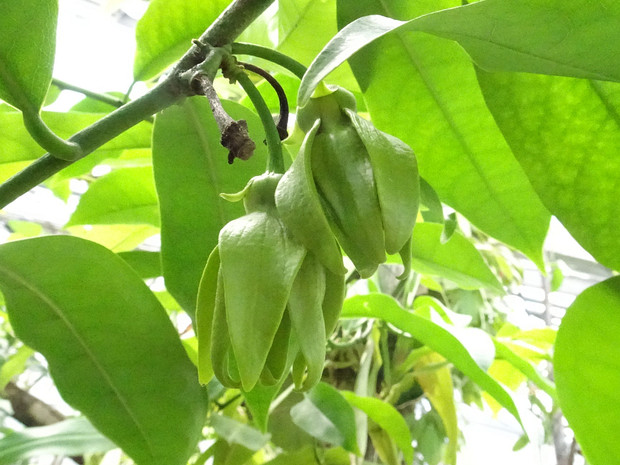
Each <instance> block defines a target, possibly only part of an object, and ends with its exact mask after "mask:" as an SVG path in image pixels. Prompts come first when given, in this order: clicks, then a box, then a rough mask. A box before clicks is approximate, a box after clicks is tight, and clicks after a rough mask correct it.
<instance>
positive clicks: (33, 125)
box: [23, 112, 83, 160]
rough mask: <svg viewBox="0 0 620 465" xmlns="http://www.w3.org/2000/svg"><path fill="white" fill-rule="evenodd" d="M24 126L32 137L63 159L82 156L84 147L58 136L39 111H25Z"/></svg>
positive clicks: (75, 158)
mask: <svg viewBox="0 0 620 465" xmlns="http://www.w3.org/2000/svg"><path fill="white" fill-rule="evenodd" d="M23 117H24V126H25V127H26V129H27V130H28V132H29V133H30V135H31V136H32V138H33V139H34V140H35V141H36V142H37V144H39V145H40V146H41V147H43V148H44V149H45V150H48V151H50V152H52V153H54V155H55V156H56V158H60V159H62V160H77V159H79V158H81V157H82V156H83V155H82V149H81V148H80V146H79V144H77V143H76V142H74V141H70V140H69V141H66V140H64V139H62V138H60V137H58V136H57V135H56V134H54V132H53V131H52V130H51V129H50V128H49V127H48V126H47V125H46V124H45V122H44V121H43V120H42V119H41V115H40V114H39V113H38V112H37V113H28V112H24V113H23Z"/></svg>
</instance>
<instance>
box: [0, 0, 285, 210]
mask: <svg viewBox="0 0 620 465" xmlns="http://www.w3.org/2000/svg"><path fill="white" fill-rule="evenodd" d="M273 1H274V0H236V1H234V2H233V3H231V4H230V6H229V7H228V8H227V9H226V10H224V12H223V13H222V14H221V15H220V17H219V18H218V19H216V20H215V21H214V22H213V24H212V25H211V26H210V27H209V28H208V29H207V30H206V31H205V33H204V34H203V35H202V36H201V37H200V41H201V42H203V43H208V44H211V45H215V46H222V45H226V44H229V43H232V42H233V41H234V39H235V38H236V37H237V36H238V35H239V34H241V32H243V31H244V30H245V29H246V28H247V27H248V26H249V25H250V24H251V23H252V22H253V21H254V20H255V19H256V18H257V17H258V16H260V14H261V13H262V12H263V11H264V10H265V9H266V8H267V7H268V6H269V5H270V4H271V3H273ZM205 58H206V56H205V52H204V49H202V48H201V47H199V46H197V45H192V46H191V48H190V49H189V50H188V52H187V53H186V54H185V55H183V57H182V58H181V59H180V60H179V61H178V63H177V64H176V66H175V67H174V69H173V71H172V72H171V73H170V75H169V76H168V77H167V78H165V79H164V80H163V81H162V82H161V83H160V84H159V85H157V86H156V87H155V88H153V89H152V90H151V91H150V92H148V93H147V94H145V95H143V96H142V97H140V98H138V99H136V100H133V101H131V102H129V103H127V104H126V105H123V106H122V107H120V108H118V109H117V110H115V111H113V112H112V113H110V114H109V115H107V116H105V117H104V118H102V119H101V120H99V121H97V122H96V123H95V124H93V125H92V126H89V127H87V128H86V129H84V130H82V131H80V132H78V133H76V134H75V135H73V136H72V137H70V138H69V142H74V143H76V144H78V145H79V146H80V147H81V149H82V157H84V156H86V155H88V154H90V153H92V152H93V151H95V150H96V149H97V148H99V147H100V146H102V145H103V144H105V143H106V142H108V141H110V140H112V139H113V138H114V137H116V136H118V135H119V134H122V133H123V132H125V131H126V130H128V129H129V128H131V127H132V126H135V125H136V124H138V123H139V122H140V121H142V120H143V119H145V118H147V117H149V116H151V115H153V114H155V113H157V112H159V111H162V110H164V109H165V108H167V107H169V106H171V105H173V104H175V103H177V102H179V101H180V100H181V99H182V98H184V97H185V96H186V95H189V94H191V89H190V88H189V87H188V86H187V85H186V83H185V82H184V81H183V80H182V78H181V75H182V74H183V73H184V72H186V71H188V70H189V69H191V68H192V67H194V66H196V65H197V64H199V63H201V62H203V61H204V60H205ZM75 161H77V160H75ZM71 163H73V161H67V160H61V159H59V158H57V157H55V156H54V155H53V154H51V153H46V154H45V155H43V156H42V157H41V158H39V159H38V160H36V161H35V162H33V163H32V164H31V165H30V166H28V167H27V168H25V169H24V170H23V171H21V172H19V173H17V174H16V175H15V176H13V177H12V178H10V179H8V180H7V181H6V182H5V183H4V184H2V185H0V208H3V207H4V206H6V205H7V204H9V203H10V202H12V201H13V200H15V199H17V198H18V197H19V196H21V195H23V194H25V193H26V192H28V191H29V190H30V189H32V188H33V187H35V186H37V185H38V184H40V183H42V182H43V181H45V180H46V179H47V178H49V177H50V176H52V175H54V174H56V173H57V172H59V171H60V170H62V169H63V168H66V167H67V166H69V165H71Z"/></svg>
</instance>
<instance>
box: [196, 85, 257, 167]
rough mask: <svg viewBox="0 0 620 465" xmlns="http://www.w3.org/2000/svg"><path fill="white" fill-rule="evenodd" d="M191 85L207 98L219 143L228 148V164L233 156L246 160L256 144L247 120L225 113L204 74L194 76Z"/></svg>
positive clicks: (233, 158)
mask: <svg viewBox="0 0 620 465" xmlns="http://www.w3.org/2000/svg"><path fill="white" fill-rule="evenodd" d="M191 85H192V87H193V88H195V90H196V92H197V93H199V94H200V95H204V96H205V97H207V99H208V100H209V105H210V106H211V112H212V113H213V117H214V118H215V122H216V123H217V127H218V129H219V130H220V134H221V135H222V137H221V139H220V144H222V146H224V147H225V148H227V149H228V164H230V165H232V163H233V161H234V160H235V158H240V159H241V160H248V159H249V158H250V157H251V156H252V155H253V154H254V149H255V148H256V144H254V141H253V140H252V138H251V137H250V133H249V131H248V123H247V121H245V120H243V119H242V120H239V121H235V120H234V119H232V118H231V117H230V115H229V114H228V113H226V110H224V107H223V106H222V102H220V98H219V96H218V95H217V92H216V91H215V88H214V87H213V83H212V82H211V79H209V76H207V75H206V74H202V73H200V74H198V75H196V76H194V77H193V78H192V83H191Z"/></svg>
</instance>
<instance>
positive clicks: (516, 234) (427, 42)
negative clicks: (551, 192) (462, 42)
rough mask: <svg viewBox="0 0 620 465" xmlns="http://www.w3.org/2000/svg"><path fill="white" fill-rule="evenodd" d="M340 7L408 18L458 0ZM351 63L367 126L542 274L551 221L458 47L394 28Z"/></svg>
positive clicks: (345, 12) (354, 13)
mask: <svg viewBox="0 0 620 465" xmlns="http://www.w3.org/2000/svg"><path fill="white" fill-rule="evenodd" d="M341 3H342V4H343V8H341V9H340V10H339V15H341V20H342V21H349V20H351V19H354V18H356V17H358V16H359V15H361V14H366V13H377V12H382V13H385V12H387V11H391V10H395V11H398V13H399V14H400V15H403V16H405V15H406V16H408V17H412V16H417V15H419V14H423V13H427V12H428V11H429V10H431V9H432V8H436V7H438V6H441V7H444V8H445V7H451V6H456V5H458V4H460V1H459V0H441V1H439V2H437V1H430V0H425V1H420V2H405V3H403V2H397V1H395V0H386V1H384V2H381V5H378V4H377V3H376V2H375V1H374V0H360V1H359V2H354V3H351V2H341ZM390 21H394V20H390ZM343 32H344V30H343ZM359 33H360V34H362V33H363V31H360V32H359ZM351 39H352V38H351ZM347 43H348V42H347ZM350 63H351V67H352V69H353V72H354V73H355V76H356V78H357V79H358V81H359V82H360V86H361V87H362V91H363V92H364V98H365V100H366V105H367V108H368V111H369V113H370V115H371V118H372V121H373V123H374V124H375V125H376V126H377V127H378V128H379V129H381V130H383V131H385V132H387V133H390V134H393V135H394V136H396V137H399V138H400V139H402V140H403V141H404V142H405V143H407V144H408V145H409V146H410V147H411V148H413V150H414V152H415V153H416V156H417V158H418V163H419V169H420V175H421V176H422V177H424V178H425V179H426V180H427V181H428V182H429V183H430V184H431V185H432V186H433V188H434V189H435V190H436V191H437V193H438V194H439V197H440V198H441V200H442V201H443V202H444V203H446V204H448V205H450V206H451V207H453V208H454V209H455V210H457V211H458V212H460V213H461V214H463V215H464V216H465V217H467V219H468V220H470V221H471V222H472V223H473V224H474V225H475V226H476V227H478V228H480V229H481V230H483V231H485V232H486V233H487V234H489V235H491V236H493V237H495V238H497V239H499V240H501V241H503V242H505V243H506V244H508V245H511V246H513V247H515V248H517V249H519V250H521V251H522V252H524V253H525V254H526V255H527V256H528V257H529V258H531V259H532V260H533V261H534V262H535V263H536V264H537V265H538V266H539V267H542V262H543V261H542V244H543V241H544V239H545V235H546V232H547V227H548V223H549V219H550V215H549V213H548V212H547V211H546V210H545V208H544V207H543V205H542V203H541V202H540V200H539V199H538V197H537V195H536V193H535V192H534V189H533V188H532V186H531V185H530V182H529V180H528V179H527V177H526V176H525V174H524V173H523V170H522V168H521V167H520V166H519V163H518V162H517V161H516V160H515V158H514V156H513V155H512V153H511V151H510V148H509V146H508V144H507V143H506V141H505V140H504V138H503V136H502V134H501V132H500V131H499V129H498V128H497V125H496V124H495V121H494V120H493V117H492V115H491V114H490V113H489V111H488V109H487V107H486V104H485V102H484V99H483V97H482V93H481V92H480V88H479V85H478V82H477V79H476V74H475V72H474V69H473V67H472V64H471V62H470V60H469V59H468V58H467V57H466V56H465V55H464V54H463V52H462V50H461V48H460V47H459V46H458V45H457V44H454V43H451V42H447V41H445V40H442V39H439V38H436V37H432V36H428V35H414V34H410V33H408V32H404V31H400V30H399V31H396V32H394V33H393V34H391V35H389V36H387V37H384V38H382V39H381V40H379V41H377V42H375V43H374V44H372V46H370V47H366V48H364V49H363V50H361V51H360V52H359V53H358V54H357V55H356V56H355V57H353V58H352V59H351V60H350ZM369 64H370V65H369ZM302 87H303V83H302ZM300 93H301V88H300ZM403 95H407V98H406V99H403V98H402V96H403ZM299 101H300V102H301V101H302V98H301V96H300V97H299ZM394 108H398V116H397V117H395V115H394Z"/></svg>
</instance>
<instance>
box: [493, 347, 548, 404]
mask: <svg viewBox="0 0 620 465" xmlns="http://www.w3.org/2000/svg"><path fill="white" fill-rule="evenodd" d="M493 342H494V343H495V350H496V355H497V358H498V359H503V360H506V361H507V362H508V363H510V364H511V365H512V366H513V367H515V368H516V369H517V370H519V371H520V372H521V373H523V374H524V375H525V376H527V377H528V379H529V380H530V381H532V382H533V383H534V384H535V385H536V386H538V387H539V388H540V389H542V390H543V391H545V392H546V393H547V394H549V397H551V398H552V399H553V400H555V401H556V402H557V394H556V390H555V385H554V384H553V382H551V381H549V380H548V379H546V378H545V377H543V376H542V375H541V374H540V373H539V372H538V370H536V368H535V367H534V366H533V365H532V364H531V363H530V362H529V361H527V360H526V359H524V358H522V357H520V356H519V355H518V354H517V353H515V352H514V351H512V350H511V349H510V347H509V346H508V345H507V344H504V343H502V342H500V341H498V340H497V339H493Z"/></svg>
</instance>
